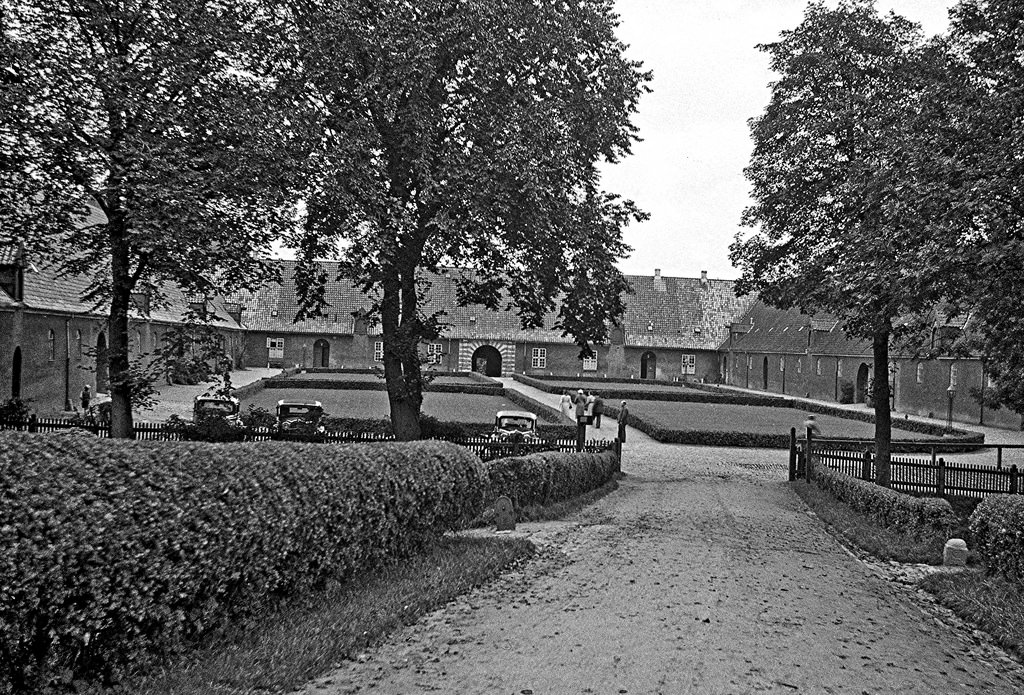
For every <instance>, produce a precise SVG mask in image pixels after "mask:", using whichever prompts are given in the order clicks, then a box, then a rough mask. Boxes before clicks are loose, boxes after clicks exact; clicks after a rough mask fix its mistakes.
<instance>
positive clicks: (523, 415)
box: [491, 410, 540, 442]
mask: <svg viewBox="0 0 1024 695" xmlns="http://www.w3.org/2000/svg"><path fill="white" fill-rule="evenodd" d="M491 439H492V440H494V441H498V442H539V441H540V435H538V434H537V416H536V415H535V414H534V413H529V412H526V411H525V410H499V411H498V412H497V414H496V415H495V416H494V432H493V433H492V434H491Z"/></svg>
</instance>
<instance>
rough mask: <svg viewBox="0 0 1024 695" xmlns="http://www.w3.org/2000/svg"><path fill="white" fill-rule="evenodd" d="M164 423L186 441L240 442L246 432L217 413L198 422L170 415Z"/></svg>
mask: <svg viewBox="0 0 1024 695" xmlns="http://www.w3.org/2000/svg"><path fill="white" fill-rule="evenodd" d="M165 424H166V425H167V428H168V429H169V430H171V431H172V432H176V433H177V434H178V436H179V437H180V438H181V439H183V440H184V441H187V442H240V441H243V440H244V439H245V434H246V430H245V428H244V427H242V426H239V425H236V424H233V423H232V422H230V421H229V420H228V419H227V418H224V417H220V416H217V415H209V416H206V417H203V418H202V419H200V421H199V422H192V421H190V420H184V419H182V418H180V417H178V416H177V415H171V417H170V418H168V420H167V422H166V423H165Z"/></svg>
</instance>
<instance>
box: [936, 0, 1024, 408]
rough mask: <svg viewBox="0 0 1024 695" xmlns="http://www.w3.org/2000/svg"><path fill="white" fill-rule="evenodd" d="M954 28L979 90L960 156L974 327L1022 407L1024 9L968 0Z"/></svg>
mask: <svg viewBox="0 0 1024 695" xmlns="http://www.w3.org/2000/svg"><path fill="white" fill-rule="evenodd" d="M952 14H953V22H952V28H951V36H952V40H953V42H954V45H955V47H956V48H957V49H958V51H959V53H960V55H962V56H963V59H964V60H965V61H966V63H967V65H968V66H969V69H970V71H971V76H972V78H973V80H974V84H975V86H976V88H977V91H976V92H975V93H974V94H972V95H971V96H972V99H971V100H970V101H969V102H968V103H967V104H966V108H967V109H969V111H970V113H971V118H970V119H966V120H964V121H963V123H962V124H961V125H962V132H961V138H962V140H963V142H965V143H969V147H965V149H964V151H963V152H962V153H961V156H962V158H963V160H964V163H965V166H968V167H970V168H971V169H972V170H973V171H974V172H975V178H976V183H975V186H974V195H973V196H972V199H971V201H970V207H971V211H972V213H973V217H972V219H971V223H972V228H973V230H974V231H975V240H976V244H975V245H974V246H973V253H972V254H971V256H970V257H971V259H972V262H973V266H974V267H973V270H974V272H973V274H972V275H971V277H970V283H969V286H970V287H971V288H972V289H973V290H974V292H973V295H972V302H971V303H970V309H971V310H972V311H973V312H974V313H973V318H974V320H973V321H972V324H971V326H970V327H969V328H973V329H976V330H977V331H978V333H979V335H978V336H977V337H980V340H979V341H977V342H976V343H972V345H974V346H975V347H979V348H980V349H981V352H982V355H983V357H984V359H985V363H986V367H987V369H988V370H989V373H990V374H991V376H992V377H993V381H994V388H993V389H992V391H991V392H990V393H988V394H987V395H988V396H989V397H990V399H987V400H990V402H991V401H992V400H994V401H995V402H996V403H1001V404H1003V405H1007V406H1008V407H1010V408H1011V409H1013V410H1015V411H1016V412H1018V413H1022V414H1024V324H1022V322H1021V320H1020V317H1021V316H1024V190H1022V182H1024V91H1022V90H1021V85H1024V64H1022V62H1021V49H1020V47H1021V45H1022V44H1024V9H1022V7H1021V4H1020V2H1017V1H1015V0H964V1H963V2H961V3H960V5H958V6H957V7H956V8H954V11H953V13H952Z"/></svg>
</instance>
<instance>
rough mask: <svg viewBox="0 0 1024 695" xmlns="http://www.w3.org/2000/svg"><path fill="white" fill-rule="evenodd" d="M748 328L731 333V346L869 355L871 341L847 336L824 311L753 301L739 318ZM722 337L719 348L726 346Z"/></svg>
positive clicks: (744, 349)
mask: <svg viewBox="0 0 1024 695" xmlns="http://www.w3.org/2000/svg"><path fill="white" fill-rule="evenodd" d="M739 323H747V324H750V330H748V331H747V332H746V333H744V334H742V335H736V336H734V337H733V340H732V343H731V349H733V350H736V351H740V352H758V353H786V354H796V353H802V352H807V351H808V349H810V352H811V353H813V354H818V355H865V354H866V355H870V354H871V342H870V341H867V340H860V339H856V338H848V337H847V336H846V333H845V331H843V329H842V327H841V326H840V323H839V320H838V319H837V318H836V317H835V316H833V315H831V314H826V313H818V314H815V315H814V316H808V315H807V314H802V313H800V310H799V309H786V310H783V309H775V308H773V307H770V306H768V305H766V304H764V303H763V302H760V301H757V302H755V303H754V304H753V305H752V306H751V307H750V308H749V309H748V310H747V311H746V313H744V314H743V316H742V317H741V318H740V320H739ZM729 347H730V343H729V341H728V340H726V341H725V342H724V343H723V344H722V345H721V349H723V350H727V349H729Z"/></svg>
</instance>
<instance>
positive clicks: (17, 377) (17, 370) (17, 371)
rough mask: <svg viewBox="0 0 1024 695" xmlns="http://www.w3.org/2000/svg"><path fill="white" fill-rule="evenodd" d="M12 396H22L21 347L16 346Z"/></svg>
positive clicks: (12, 368)
mask: <svg viewBox="0 0 1024 695" xmlns="http://www.w3.org/2000/svg"><path fill="white" fill-rule="evenodd" d="M11 398H21V348H20V347H16V348H14V359H13V360H11Z"/></svg>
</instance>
